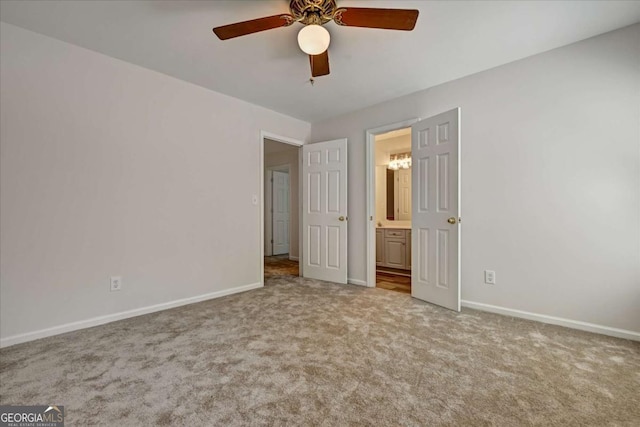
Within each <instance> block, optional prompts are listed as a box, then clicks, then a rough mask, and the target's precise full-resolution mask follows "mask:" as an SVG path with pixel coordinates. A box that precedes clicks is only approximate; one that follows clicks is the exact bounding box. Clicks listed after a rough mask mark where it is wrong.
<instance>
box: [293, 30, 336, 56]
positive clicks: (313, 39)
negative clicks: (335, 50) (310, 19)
mask: <svg viewBox="0 0 640 427" xmlns="http://www.w3.org/2000/svg"><path fill="white" fill-rule="evenodd" d="M330 41H331V35H329V31H327V29H326V28H324V27H323V26H321V25H317V24H311V25H307V26H305V27H302V29H301V30H300V32H299V33H298V46H300V49H302V51H303V52H304V53H306V54H307V55H320V54H321V53H322V52H324V51H326V50H327V49H328V48H329V42H330Z"/></svg>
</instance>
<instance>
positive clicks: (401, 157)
mask: <svg viewBox="0 0 640 427" xmlns="http://www.w3.org/2000/svg"><path fill="white" fill-rule="evenodd" d="M410 167H411V153H399V154H391V156H390V157H389V166H387V168H388V169H391V170H394V171H397V170H398V169H409V168H410Z"/></svg>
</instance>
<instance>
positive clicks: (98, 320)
mask: <svg viewBox="0 0 640 427" xmlns="http://www.w3.org/2000/svg"><path fill="white" fill-rule="evenodd" d="M263 286H264V284H263V283H251V284H249V285H243V286H237V287H235V288H230V289H224V290H221V291H216V292H211V293H208V294H204V295H197V296H195V297H189V298H183V299H179V300H174V301H169V302H164V303H161V304H156V305H150V306H147V307H141V308H136V309H133V310H128V311H121V312H119V313H114V314H107V315H105V316H98V317H93V318H91V319H86V320H80V321H77V322H71V323H66V324H64V325H59V326H53V327H51V328H46V329H41V330H39V331H33V332H27V333H24V334H18V335H13V336H10V337H6V338H2V339H0V348H2V347H9V346H12V345H15V344H20V343H23V342H27V341H33V340H37V339H40V338H45V337H50V336H53V335H59V334H64V333H66V332H72V331H77V330H78V329H85V328H91V327H93V326H98V325H104V324H105V323H111V322H115V321H116V320H122V319H128V318H130V317H136V316H141V315H143V314H149V313H154V312H156V311H162V310H167V309H170V308H174V307H180V306H182V305H187V304H193V303H196V302H201V301H206V300H210V299H215V298H220V297H223V296H226V295H231V294H237V293H240V292H245V291H250V290H251V289H257V288H261V287H263Z"/></svg>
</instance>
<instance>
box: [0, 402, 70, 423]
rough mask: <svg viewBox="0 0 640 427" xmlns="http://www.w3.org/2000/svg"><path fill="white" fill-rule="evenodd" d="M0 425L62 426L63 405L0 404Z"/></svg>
mask: <svg viewBox="0 0 640 427" xmlns="http://www.w3.org/2000/svg"><path fill="white" fill-rule="evenodd" d="M0 427H64V406H53V405H52V406H45V405H42V406H0Z"/></svg>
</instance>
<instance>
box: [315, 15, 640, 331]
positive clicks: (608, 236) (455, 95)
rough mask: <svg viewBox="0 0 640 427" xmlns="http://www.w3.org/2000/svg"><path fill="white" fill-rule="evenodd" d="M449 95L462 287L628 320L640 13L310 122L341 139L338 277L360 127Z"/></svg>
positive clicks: (638, 267)
mask: <svg viewBox="0 0 640 427" xmlns="http://www.w3.org/2000/svg"><path fill="white" fill-rule="evenodd" d="M454 107H460V108H461V114H462V119H461V138H462V148H461V162H462V194H461V198H462V218H463V222H462V225H461V236H462V298H463V300H467V301H472V302H477V303H482V304H489V305H494V306H498V307H506V308H509V309H512V310H521V311H527V312H531V313H537V314H541V315H546V316H554V317H560V318H564V319H570V320H575V321H581V322H588V323H593V324H596V325H603V326H606V327H610V328H620V329H624V330H631V331H636V332H640V310H639V309H638V307H640V155H639V154H640V24H638V25H634V26H631V27H627V28H624V29H621V30H618V31H614V32H611V33H607V34H604V35H602V36H598V37H595V38H591V39H588V40H585V41H582V42H579V43H576V44H572V45H569V46H565V47H562V48H559V49H555V50H552V51H549V52H546V53H543V54H540V55H536V56H532V57H530V58H526V59H523V60H520V61H517V62H513V63H510V64H507V65H504V66H501V67H497V68H494V69H491V70H488V71H485V72H482V73H478V74H474V75H471V76H469V77H465V78H462V79H460V80H456V81H453V82H450V83H447V84H443V85H440V86H436V87H434V88H431V89H428V90H425V91H422V92H418V93H415V94H412V95H409V96H405V97H402V98H398V99H396V100H393V101H389V102H386V103H384V104H380V105H377V106H374V107H371V108H367V109H365V110H361V111H357V112H354V113H352V114H346V115H342V116H340V117H337V118H334V119H331V120H326V121H322V122H319V123H313V125H312V138H311V140H312V141H324V140H329V139H336V138H344V137H347V138H349V153H348V154H349V277H351V278H354V279H358V280H365V277H366V274H365V266H366V259H365V255H366V253H367V252H366V250H365V249H366V248H365V245H366V234H365V233H366V229H367V227H366V225H367V221H366V220H367V212H366V195H365V188H366V187H365V130H366V129H370V128H375V127H379V126H382V125H386V124H389V123H396V122H401V121H403V120H407V119H410V118H413V117H423V118H424V117H430V116H433V115H435V114H438V113H441V112H444V111H447V110H450V109H452V108H454ZM485 269H490V270H495V271H496V272H497V276H496V277H497V284H496V285H494V286H490V285H486V284H484V281H483V270H485Z"/></svg>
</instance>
